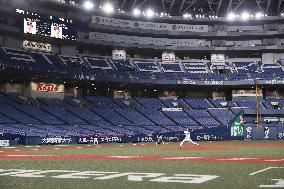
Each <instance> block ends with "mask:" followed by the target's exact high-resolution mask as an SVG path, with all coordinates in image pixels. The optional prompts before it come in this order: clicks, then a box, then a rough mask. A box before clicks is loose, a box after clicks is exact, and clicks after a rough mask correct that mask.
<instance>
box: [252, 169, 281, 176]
mask: <svg viewBox="0 0 284 189" xmlns="http://www.w3.org/2000/svg"><path fill="white" fill-rule="evenodd" d="M269 169H284V167H267V168H265V169H261V170H259V171H256V172H253V173H251V174H249V175H250V176H252V175H256V174H258V173H261V172H264V171H266V170H269Z"/></svg>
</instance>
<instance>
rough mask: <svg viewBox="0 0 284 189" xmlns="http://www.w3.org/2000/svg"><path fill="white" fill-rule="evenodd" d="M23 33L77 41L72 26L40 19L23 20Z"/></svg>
mask: <svg viewBox="0 0 284 189" xmlns="http://www.w3.org/2000/svg"><path fill="white" fill-rule="evenodd" d="M24 33H27V34H34V35H41V36H45V37H53V38H58V39H67V40H76V39H77V33H76V29H75V26H74V25H72V24H70V23H60V22H54V21H52V20H41V19H40V18H27V17H26V18H24Z"/></svg>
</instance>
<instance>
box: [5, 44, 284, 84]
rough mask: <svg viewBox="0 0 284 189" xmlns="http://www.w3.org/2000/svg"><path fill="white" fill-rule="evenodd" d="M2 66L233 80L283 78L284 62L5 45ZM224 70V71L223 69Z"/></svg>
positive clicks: (86, 75)
mask: <svg viewBox="0 0 284 189" xmlns="http://www.w3.org/2000/svg"><path fill="white" fill-rule="evenodd" d="M0 69H1V70H4V71H17V70H21V71H22V73H33V74H42V75H47V76H58V77H67V78H72V79H76V80H98V81H99V80H110V79H119V80H121V79H125V80H143V79H147V80H174V81H176V80H183V79H192V80H203V81H206V80H209V81H226V80H227V81H234V80H248V79H253V78H257V79H269V80H271V79H283V78H284V72H283V64H282V62H281V61H278V62H276V63H274V64H272V63H266V64H264V63H262V62H260V61H258V60H256V59H252V60H251V61H248V60H246V61H244V60H241V59H240V60H233V59H232V60H230V61H229V62H225V63H218V64H216V63H211V62H210V61H207V60H194V59H192V60H179V61H176V62H174V63H162V62H160V61H158V60H152V59H151V60H150V59H139V60H138V59H133V60H125V61H124V60H112V59H111V58H107V57H91V56H67V55H56V54H53V53H45V52H36V51H27V50H22V49H11V48H6V47H2V48H1V49H0ZM220 70H222V71H220Z"/></svg>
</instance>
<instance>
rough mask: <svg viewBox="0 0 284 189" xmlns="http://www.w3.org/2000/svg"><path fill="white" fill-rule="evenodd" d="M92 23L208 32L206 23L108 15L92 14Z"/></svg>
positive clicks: (133, 27)
mask: <svg viewBox="0 0 284 189" xmlns="http://www.w3.org/2000/svg"><path fill="white" fill-rule="evenodd" d="M91 23H92V24H100V25H105V26H114V27H122V28H131V29H146V30H161V31H178V32H208V25H189V24H167V23H155V22H142V21H133V20H122V19H115V18H109V17H101V16H92V22H91Z"/></svg>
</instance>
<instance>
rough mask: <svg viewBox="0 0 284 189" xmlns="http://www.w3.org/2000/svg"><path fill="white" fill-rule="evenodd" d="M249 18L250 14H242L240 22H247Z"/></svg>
mask: <svg viewBox="0 0 284 189" xmlns="http://www.w3.org/2000/svg"><path fill="white" fill-rule="evenodd" d="M249 17H250V14H249V13H247V12H243V13H242V15H241V18H242V20H247V19H249Z"/></svg>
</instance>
